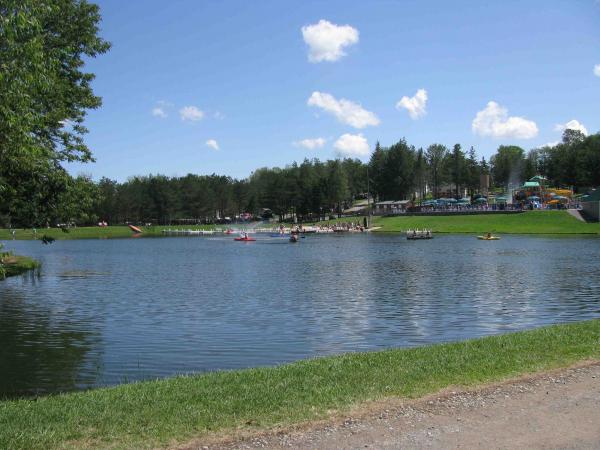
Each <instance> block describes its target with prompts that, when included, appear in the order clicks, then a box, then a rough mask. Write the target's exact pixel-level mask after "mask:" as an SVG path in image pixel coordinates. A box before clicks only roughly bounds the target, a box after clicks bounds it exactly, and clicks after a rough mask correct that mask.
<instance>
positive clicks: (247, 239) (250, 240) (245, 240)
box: [233, 237, 256, 242]
mask: <svg viewBox="0 0 600 450" xmlns="http://www.w3.org/2000/svg"><path fill="white" fill-rule="evenodd" d="M233 240H234V241H238V242H254V241H256V239H254V238H251V237H236V238H233Z"/></svg>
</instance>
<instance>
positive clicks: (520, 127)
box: [471, 101, 538, 139]
mask: <svg viewBox="0 0 600 450" xmlns="http://www.w3.org/2000/svg"><path fill="white" fill-rule="evenodd" d="M471 129H472V130H473V133H476V134H479V135H480V136H492V137H494V138H514V139H531V138H534V137H536V136H537V134H538V127H537V125H536V124H535V122H533V121H531V120H527V119H525V118H523V117H516V116H511V117H509V116H508V110H507V109H506V108H503V107H502V106H500V105H499V104H498V103H496V102H493V101H491V102H488V104H487V106H486V107H485V109H483V110H481V111H479V112H478V113H477V115H476V116H475V118H474V119H473V123H472V124H471Z"/></svg>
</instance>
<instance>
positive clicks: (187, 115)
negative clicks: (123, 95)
mask: <svg viewBox="0 0 600 450" xmlns="http://www.w3.org/2000/svg"><path fill="white" fill-rule="evenodd" d="M179 115H180V116H181V120H191V121H194V122H196V121H198V120H202V119H203V118H204V112H202V111H200V110H199V109H198V108H196V107H195V106H184V107H183V108H181V109H180V110H179Z"/></svg>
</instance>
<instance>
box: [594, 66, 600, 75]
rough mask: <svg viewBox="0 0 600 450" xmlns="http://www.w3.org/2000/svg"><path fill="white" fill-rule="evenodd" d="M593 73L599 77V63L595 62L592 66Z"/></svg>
mask: <svg viewBox="0 0 600 450" xmlns="http://www.w3.org/2000/svg"><path fill="white" fill-rule="evenodd" d="M594 75H596V76H597V77H600V64H596V65H595V66H594Z"/></svg>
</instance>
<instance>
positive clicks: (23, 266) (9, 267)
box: [0, 254, 40, 281]
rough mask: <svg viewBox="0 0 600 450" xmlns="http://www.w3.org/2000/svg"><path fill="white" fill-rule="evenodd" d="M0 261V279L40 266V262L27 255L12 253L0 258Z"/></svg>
mask: <svg viewBox="0 0 600 450" xmlns="http://www.w3.org/2000/svg"><path fill="white" fill-rule="evenodd" d="M0 263H1V264H0V281H1V280H4V279H6V278H8V277H14V276H17V275H21V274H24V273H26V272H29V271H30V270H35V269H37V268H38V267H40V263H39V262H38V261H36V260H35V259H33V258H30V257H29V256H21V255H12V254H8V255H5V256H3V257H2V258H0Z"/></svg>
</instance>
